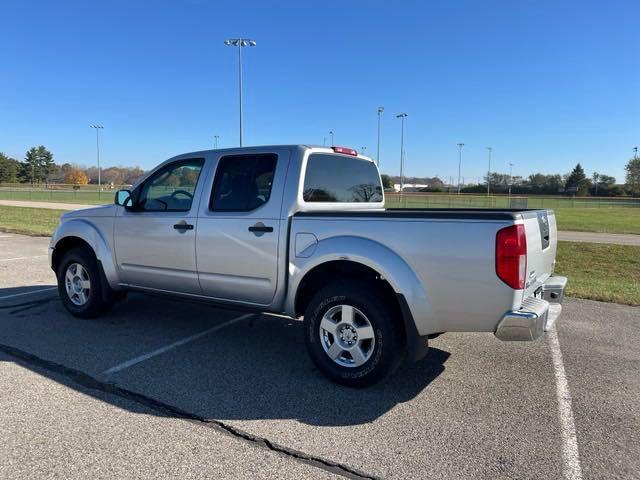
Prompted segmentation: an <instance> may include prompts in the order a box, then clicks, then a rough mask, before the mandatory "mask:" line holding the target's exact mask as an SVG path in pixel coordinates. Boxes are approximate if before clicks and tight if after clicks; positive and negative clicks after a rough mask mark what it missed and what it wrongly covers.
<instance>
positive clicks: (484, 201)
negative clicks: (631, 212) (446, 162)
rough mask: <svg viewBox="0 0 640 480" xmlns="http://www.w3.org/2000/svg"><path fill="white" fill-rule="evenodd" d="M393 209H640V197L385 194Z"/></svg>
mask: <svg viewBox="0 0 640 480" xmlns="http://www.w3.org/2000/svg"><path fill="white" fill-rule="evenodd" d="M385 198H386V206H387V207H390V208H394V207H395V208H611V207H622V208H639V207H640V198H632V197H563V196H560V195H557V196H544V195H528V196H523V195H511V196H509V195H475V194H473V195H472V194H465V193H462V194H460V195H457V194H441V193H422V192H404V193H402V194H400V193H385Z"/></svg>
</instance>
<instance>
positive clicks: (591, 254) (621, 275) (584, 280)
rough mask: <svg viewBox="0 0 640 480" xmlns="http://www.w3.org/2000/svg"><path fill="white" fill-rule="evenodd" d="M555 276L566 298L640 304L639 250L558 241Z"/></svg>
mask: <svg viewBox="0 0 640 480" xmlns="http://www.w3.org/2000/svg"><path fill="white" fill-rule="evenodd" d="M556 273H557V274H558V275H564V276H566V277H569V284H568V286H567V292H566V293H567V295H569V296H572V297H579V298H590V299H592V300H602V301H605V302H616V303H625V304H628V305H640V247H633V246H628V245H605V244H601V243H578V242H559V243H558V254H557V264H556Z"/></svg>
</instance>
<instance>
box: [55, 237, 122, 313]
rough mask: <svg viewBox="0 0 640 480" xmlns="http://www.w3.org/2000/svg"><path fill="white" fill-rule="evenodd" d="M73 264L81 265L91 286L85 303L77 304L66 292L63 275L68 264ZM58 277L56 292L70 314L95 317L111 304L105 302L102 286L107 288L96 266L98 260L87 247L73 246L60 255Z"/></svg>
mask: <svg viewBox="0 0 640 480" xmlns="http://www.w3.org/2000/svg"><path fill="white" fill-rule="evenodd" d="M73 264H79V265H81V266H82V267H83V268H84V270H85V271H86V274H87V275H88V278H89V282H90V285H91V288H90V290H89V292H88V295H86V297H87V300H86V303H84V304H82V305H77V304H76V303H74V302H73V301H72V299H71V298H70V297H69V294H68V293H67V288H66V284H65V276H66V273H67V269H68V268H69V266H71V265H73ZM57 277H58V294H59V295H60V299H61V300H62V304H63V305H64V307H65V308H66V309H67V310H68V311H69V313H71V315H73V316H75V317H80V318H95V317H97V316H98V315H100V314H101V313H104V312H106V311H107V310H108V309H109V307H110V306H111V304H110V302H105V300H104V298H103V297H104V295H103V288H105V287H106V288H109V287H108V286H105V285H104V281H103V278H102V275H101V272H100V267H99V266H98V261H97V260H96V257H95V255H94V253H93V251H91V250H89V249H88V248H73V249H71V250H69V251H68V252H66V253H65V254H64V256H63V257H62V260H61V262H60V265H58V271H57Z"/></svg>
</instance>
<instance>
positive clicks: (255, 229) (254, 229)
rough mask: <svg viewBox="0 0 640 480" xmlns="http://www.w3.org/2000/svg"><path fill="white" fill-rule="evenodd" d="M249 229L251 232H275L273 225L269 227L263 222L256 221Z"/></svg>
mask: <svg viewBox="0 0 640 480" xmlns="http://www.w3.org/2000/svg"><path fill="white" fill-rule="evenodd" d="M249 231H250V232H254V233H256V232H262V233H265V232H273V227H267V226H266V225H265V224H263V223H256V224H255V225H251V226H250V227H249Z"/></svg>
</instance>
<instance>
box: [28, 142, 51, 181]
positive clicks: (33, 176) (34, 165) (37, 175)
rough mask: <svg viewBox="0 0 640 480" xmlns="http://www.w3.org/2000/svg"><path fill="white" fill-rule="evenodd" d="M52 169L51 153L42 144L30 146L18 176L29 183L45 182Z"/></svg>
mask: <svg viewBox="0 0 640 480" xmlns="http://www.w3.org/2000/svg"><path fill="white" fill-rule="evenodd" d="M54 169H55V163H54V161H53V154H52V153H51V152H50V151H49V150H47V149H46V148H45V147H44V145H40V146H39V147H37V148H36V147H31V148H30V149H29V150H28V151H27V153H26V155H25V157H24V162H23V163H22V168H21V175H20V176H21V177H22V178H23V179H24V180H25V181H27V182H31V183H40V182H46V181H47V175H49V174H50V173H52V172H53V170H54Z"/></svg>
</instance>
